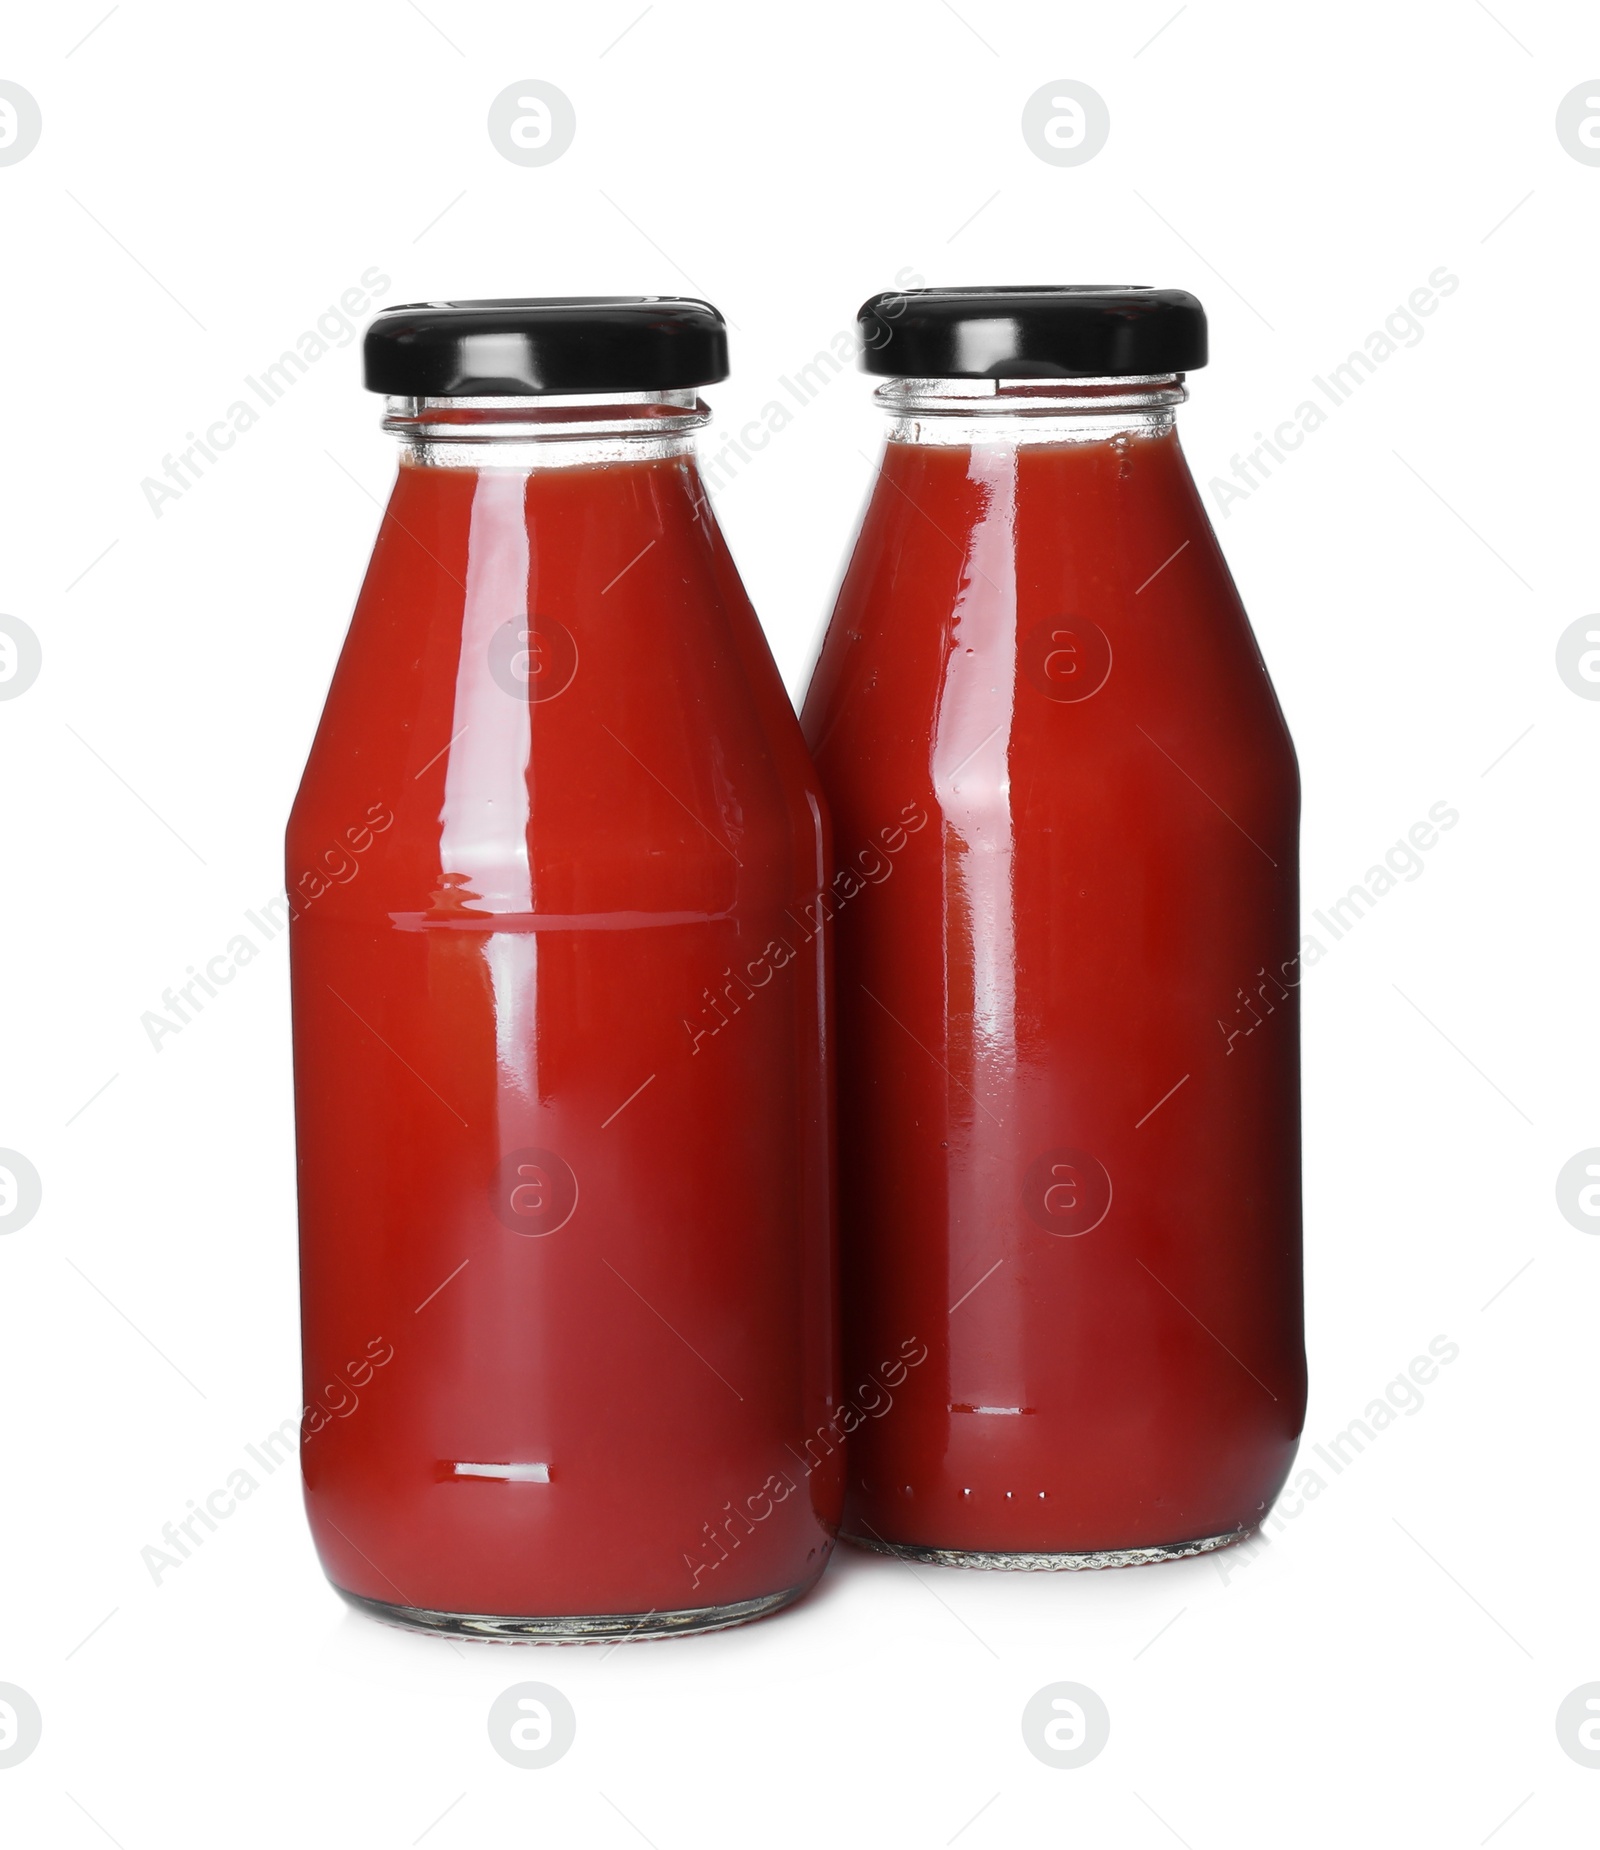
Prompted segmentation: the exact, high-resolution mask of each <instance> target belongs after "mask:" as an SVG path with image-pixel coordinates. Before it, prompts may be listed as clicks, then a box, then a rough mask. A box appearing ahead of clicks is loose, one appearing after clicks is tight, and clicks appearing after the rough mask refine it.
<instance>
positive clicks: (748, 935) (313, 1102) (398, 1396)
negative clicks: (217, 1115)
mask: <svg viewBox="0 0 1600 1850" xmlns="http://www.w3.org/2000/svg"><path fill="white" fill-rule="evenodd" d="M366 367H367V383H368V385H369V386H370V387H372V388H373V389H375V390H378V391H381V392H384V393H385V394H387V395H388V416H387V419H386V423H387V427H388V428H389V429H390V430H391V431H393V432H394V433H395V434H396V435H397V436H398V438H399V441H400V469H399V475H398V479H397V481H396V483H395V486H394V491H393V494H392V496H391V498H390V500H389V504H388V506H387V508H386V510H385V512H384V516H383V522H382V526H381V529H380V531H379V534H378V538H377V544H376V550H375V553H374V556H373V559H372V564H371V567H370V570H369V571H368V574H367V577H366V581H365V584H364V585H363V587H362V590H361V595H360V598H359V601H358V603H357V606H356V611H355V616H354V619H353V621H352V623H351V627H350V632H349V636H348V639H347V640H346V642H345V645H344V649H343V652H342V654H341V656H340V658H339V663H338V667H337V669H336V671H335V674H334V678H333V685H332V689H331V691H330V693H329V695H328V700H327V706H326V709H325V711H324V713H323V717H322V722H321V725H320V727H319V728H318V731H317V735H316V740H315V743H314V745H313V746H312V750H311V755H310V761H309V763H308V765H307V768H306V772H305V778H304V781H303V783H302V785H301V788H300V792H299V796H298V798H297V800H296V802H295V806H294V812H293V816H292V819H291V821H290V825H289V832H288V877H289V892H290V895H291V899H292V902H293V908H294V917H293V926H292V959H293V1001H294V1038H295V1082H296V1106H297V1132H298V1147H299V1189H300V1232H301V1267H302V1295H303V1332H304V1359H305V1401H306V1409H305V1418H304V1429H303V1444H302V1459H303V1466H304V1479H305V1490H306V1501H307V1507H308V1511H309V1515H310V1522H311V1528H312V1532H313V1535H314V1538H315V1541H316V1545H317V1548H318V1551H319V1553H320V1555H321V1558H322V1562H323V1565H324V1567H325V1569H326V1571H327V1573H328V1575H329V1577H330V1579H331V1580H332V1582H333V1584H334V1585H335V1586H336V1587H337V1588H338V1590H339V1591H340V1592H341V1593H343V1594H344V1595H345V1597H346V1598H347V1599H349V1600H351V1601H352V1602H354V1603H355V1604H356V1605H358V1606H361V1607H365V1608H367V1609H369V1610H370V1611H372V1612H374V1613H376V1614H378V1615H379V1616H382V1617H385V1618H388V1619H391V1620H394V1621H397V1622H399V1623H402V1624H407V1625H411V1626H414V1627H419V1628H423V1629H429V1630H435V1631H445V1632H456V1633H460V1634H467V1635H484V1636H504V1637H551V1638H571V1639H584V1638H604V1637H628V1636H652V1635H661V1634H666V1633H678V1632H688V1631H697V1630H706V1629H710V1628H713V1627H718V1626H723V1625H729V1624H734V1623H736V1622H738V1621H740V1620H745V1619H751V1618H757V1617H760V1616H761V1615H763V1614H765V1613H768V1612H772V1611H774V1610H776V1609H777V1608H779V1607H781V1606H783V1605H785V1604H786V1603H788V1602H790V1601H792V1600H793V1599H795V1598H796V1597H798V1596H799V1594H801V1593H802V1592H803V1591H804V1590H805V1589H806V1588H807V1587H808V1586H809V1585H810V1584H811V1583H812V1582H813V1581H814V1580H815V1579H816V1578H817V1576H818V1575H819V1574H820V1573H821V1571H822V1568H823V1566H824V1564H825V1562H826V1560H827V1557H828V1553H829V1550H830V1547H831V1545H832V1538H833V1536H834V1533H835V1531H836V1528H837V1522H838V1515H839V1502H840V1495H841V1481H840V1479H841V1462H840V1453H839V1451H838V1449H837V1448H836V1447H824V1446H819V1445H817V1444H816V1443H815V1442H814V1436H815V1435H816V1434H817V1433H818V1432H819V1431H822V1432H826V1431H828V1430H830V1428H831V1425H832V1422H833V1421H834V1419H835V1417H836V1414H837V1405H838V1403H837V1399H836V1392H835V1389H836V1381H835V1376H836V1366H837V1358H836V1346H837V1345H836V1334H835V1315H836V1313H835V1279H834V1272H833V1267H834V1255H833V1240H834V1233H833V1205H832V1158H831V1139H832V1122H831V1097H830V1088H831V1073H830V1066H829V1060H830V1057H831V1048H830V1046H829V1043H828V1038H827V1007H828V1002H827V996H828V991H827V979H828V958H829V942H828V935H829V926H828V919H827V908H826V907H825V906H824V905H823V903H822V901H821V897H820V896H821V894H822V892H823V890H824V889H825V888H826V886H827V884H828V878H829V868H828V856H829V842H828V831H827V824H826V820H825V813H824V809H823V804H822V800H821V793H820V789H819V786H818V784H817V780H816V777H815V774H814V773H813V771H812V768H811V765H810V763H809V761H808V759H807V755H806V752H805V749H804V745H803V743H802V741H801V736H800V731H799V727H798V725H797V723H796V721H795V717H794V714H793V711H792V709H791V707H790V705H789V702H788V699H787V697H786V695H785V693H784V690H783V686H782V684H781V682H780V680H779V677H778V674H777V671H776V669H775V667H774V664H773V662H772V659H771V657H770V654H769V652H768V650H767V646H766V643H765V640H764V638H763V636H762V633H761V630H760V627H759V625H758V623H757V621H756V618H755V615H754V613H753V611H752V609H751V607H750V604H749V601H748V599H747V598H746V596H745V594H744V591H743V589H742V587H741V585H740V582H739V577H738V574H737V572H736V571H735V569H734V566H733V563H732V560H731V558H730V556H729V553H728V549H727V547H726V545H725V543H724V541H723V538H722V535H721V532H720V531H719V529H718V526H717V523H716V520H715V517H714V516H713V514H712V511H711V508H710V506H709V504H708V503H707V500H706V497H705V492H704V489H703V487H702V485H701V479H700V476H699V474H698V471H697V467H696V462H695V455H694V433H695V431H696V429H697V427H698V426H700V425H702V424H703V423H704V422H705V421H706V417H707V415H708V414H707V412H706V410H705V407H704V405H703V404H702V403H701V402H700V401H699V399H698V397H697V395H696V391H695V388H696V387H697V386H699V385H702V384H705V383H709V382H712V381H715V380H719V379H722V378H723V377H725V376H726V370H727V367H726V357H725V334H724V330H723V324H722V321H721V319H720V317H719V316H718V315H717V313H716V311H715V310H714V309H712V308H710V307H708V306H707V305H706V304H704V303H698V302H690V301H671V300H665V299H660V298H610V299H600V300H592V301H526V302H521V301H497V302H478V303H473V302H468V303H435V304H426V305H422V306H418V307H411V308H399V309H393V310H390V311H387V312H386V313H385V314H383V315H382V316H380V317H379V319H378V321H377V322H375V323H374V325H373V327H372V329H371V330H370V331H369V333H368V336H367V342H366ZM808 1442H810V1443H809V1444H808Z"/></svg>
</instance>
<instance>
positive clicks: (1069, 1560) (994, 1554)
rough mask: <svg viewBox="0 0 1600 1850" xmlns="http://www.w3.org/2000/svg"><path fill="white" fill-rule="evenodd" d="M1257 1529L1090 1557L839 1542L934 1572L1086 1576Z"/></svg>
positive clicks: (1192, 1551)
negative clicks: (961, 1569) (971, 1569)
mask: <svg viewBox="0 0 1600 1850" xmlns="http://www.w3.org/2000/svg"><path fill="white" fill-rule="evenodd" d="M1253 1526H1254V1525H1247V1526H1246V1527H1244V1528H1242V1529H1229V1530H1228V1531H1227V1533H1226V1534H1224V1535H1204V1536H1201V1537H1200V1538H1199V1539H1198V1540H1196V1541H1192V1542H1162V1543H1160V1544H1159V1545H1158V1546H1156V1547H1153V1548H1098V1549H1095V1550H1093V1551H1091V1552H1090V1553H1087V1554H1046V1553H1032V1552H1017V1553H1009V1552H1003V1551H999V1550H988V1549H976V1548H924V1547H922V1546H920V1545H919V1544H917V1543H914V1542H886V1541H884V1540H883V1538H882V1537H881V1536H873V1535H850V1534H848V1533H846V1532H845V1531H843V1530H841V1531H840V1540H841V1541H846V1542H852V1543H854V1544H855V1546H856V1547H857V1548H870V1549H872V1550H873V1552H874V1553H876V1554H882V1555H894V1556H896V1557H897V1558H898V1559H899V1560H902V1561H924V1562H927V1563H928V1564H929V1565H931V1566H933V1567H977V1568H989V1569H997V1570H1000V1571H1002V1572H1010V1573H1018V1572H1021V1573H1032V1574H1063V1573H1082V1572H1085V1571H1087V1570H1089V1569H1093V1568H1102V1567H1148V1566H1150V1565H1152V1564H1153V1563H1154V1562H1157V1561H1181V1560H1183V1559H1184V1558H1185V1557H1186V1556H1188V1555H1204V1554H1210V1553H1211V1551H1212V1550H1213V1549H1215V1548H1227V1547H1230V1546H1231V1545H1232V1544H1233V1543H1234V1542H1242V1541H1243V1540H1244V1538H1245V1537H1246V1536H1247V1535H1249V1534H1250V1533H1251V1532H1252V1529H1253Z"/></svg>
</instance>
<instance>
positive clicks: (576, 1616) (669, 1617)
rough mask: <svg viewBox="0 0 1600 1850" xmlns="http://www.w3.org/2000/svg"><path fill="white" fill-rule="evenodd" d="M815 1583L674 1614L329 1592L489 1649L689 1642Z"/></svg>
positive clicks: (407, 1624)
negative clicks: (452, 1607) (449, 1604)
mask: <svg viewBox="0 0 1600 1850" xmlns="http://www.w3.org/2000/svg"><path fill="white" fill-rule="evenodd" d="M815 1584H816V1577H815V1576H813V1577H812V1578H811V1579H810V1580H806V1581H803V1582H802V1583H801V1584H800V1585H799V1586H797V1587H790V1588H788V1589H787V1590H786V1591H784V1592H782V1593H764V1594H763V1595H762V1596H761V1597H760V1598H759V1599H745V1600H735V1601H734V1602H733V1603H732V1604H730V1605H727V1606H686V1607H683V1608H681V1609H679V1610H677V1611H674V1612H631V1613H592V1614H591V1613H555V1614H552V1615H550V1616H548V1617H542V1616H539V1615H526V1616H524V1615H513V1614H507V1613H493V1612H436V1611H434V1610H432V1609H430V1608H429V1607H426V1606H395V1605H391V1604H390V1602H389V1601H388V1600H381V1599H368V1598H367V1597H366V1595H365V1594H361V1593H350V1592H348V1591H346V1589H345V1588H343V1587H340V1586H335V1587H334V1591H335V1592H336V1593H337V1594H338V1595H339V1596H340V1598H341V1599H344V1600H347V1601H348V1602H349V1603H350V1604H351V1605H352V1606H354V1607H355V1608H356V1609H357V1611H359V1612H364V1613H366V1614H367V1615H368V1616H369V1617H370V1618H374V1619H380V1620H382V1621H383V1623H384V1624H385V1625H397V1626H399V1627H400V1628H401V1629H402V1630H404V1631H408V1632H430V1633H432V1634H433V1635H434V1636H436V1637H446V1638H477V1639H481V1640H485V1641H487V1642H489V1643H492V1644H621V1643H623V1642H625V1641H626V1640H629V1639H637V1640H640V1641H644V1640H647V1639H651V1638H689V1637H692V1636H694V1634H695V1633H696V1632H720V1631H726V1630H727V1628H728V1627H729V1626H730V1625H748V1624H749V1623H750V1622H751V1620H753V1619H765V1618H767V1617H768V1616H769V1615H770V1614H772V1613H774V1612H781V1611H782V1610H783V1608H784V1607H785V1606H792V1605H793V1604H794V1602H795V1601H796V1600H797V1599H799V1598H800V1596H801V1595H802V1594H804V1593H807V1592H809V1591H810V1590H811V1588H812V1587H813V1586H814V1585H815Z"/></svg>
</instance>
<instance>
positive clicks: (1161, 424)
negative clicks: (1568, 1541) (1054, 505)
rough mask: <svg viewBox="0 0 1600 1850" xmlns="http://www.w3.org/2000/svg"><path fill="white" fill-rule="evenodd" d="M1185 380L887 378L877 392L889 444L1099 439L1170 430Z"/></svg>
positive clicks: (1170, 376) (1154, 376)
mask: <svg viewBox="0 0 1600 1850" xmlns="http://www.w3.org/2000/svg"><path fill="white" fill-rule="evenodd" d="M1183 378H1184V376H1183V374H1182V373H1151V374H1141V375H1139V376H1137V377H1134V378H1126V379H888V380H885V381H884V383H883V384H882V385H881V386H879V387H878V390H877V392H876V393H875V394H874V396H875V397H876V399H877V402H878V403H879V404H880V405H881V406H882V407H883V409H884V411H885V412H887V414H888V416H889V440H890V442H891V443H930V444H945V445H950V446H954V447H958V448H962V449H966V448H971V447H972V446H974V445H976V444H986V445H993V444H1016V445H1022V444H1061V443H1104V442H1106V441H1107V440H1108V439H1112V438H1117V437H1160V436H1166V435H1168V434H1169V433H1170V432H1171V431H1172V429H1173V414H1174V412H1175V411H1176V409H1177V407H1178V406H1179V405H1181V404H1182V403H1183V402H1184V400H1185V399H1187V398H1188V396H1189V394H1188V392H1187V391H1186V390H1185V388H1184V383H1183Z"/></svg>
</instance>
